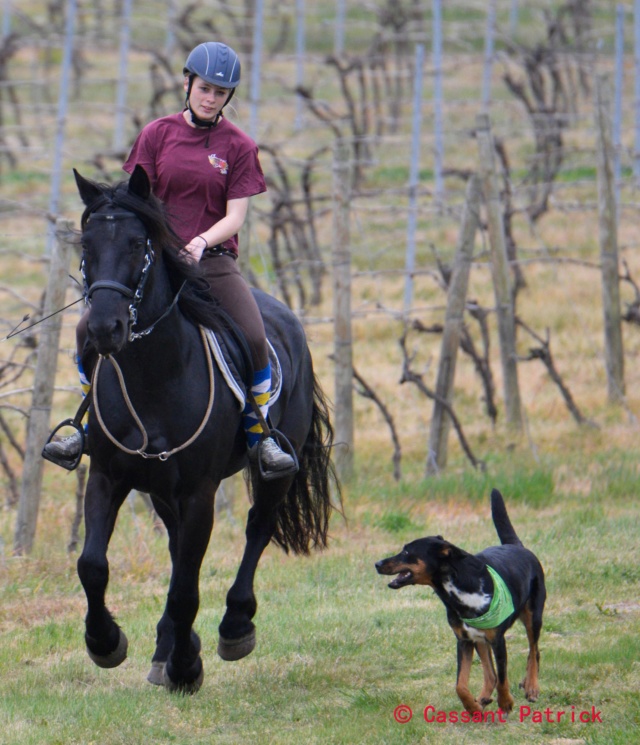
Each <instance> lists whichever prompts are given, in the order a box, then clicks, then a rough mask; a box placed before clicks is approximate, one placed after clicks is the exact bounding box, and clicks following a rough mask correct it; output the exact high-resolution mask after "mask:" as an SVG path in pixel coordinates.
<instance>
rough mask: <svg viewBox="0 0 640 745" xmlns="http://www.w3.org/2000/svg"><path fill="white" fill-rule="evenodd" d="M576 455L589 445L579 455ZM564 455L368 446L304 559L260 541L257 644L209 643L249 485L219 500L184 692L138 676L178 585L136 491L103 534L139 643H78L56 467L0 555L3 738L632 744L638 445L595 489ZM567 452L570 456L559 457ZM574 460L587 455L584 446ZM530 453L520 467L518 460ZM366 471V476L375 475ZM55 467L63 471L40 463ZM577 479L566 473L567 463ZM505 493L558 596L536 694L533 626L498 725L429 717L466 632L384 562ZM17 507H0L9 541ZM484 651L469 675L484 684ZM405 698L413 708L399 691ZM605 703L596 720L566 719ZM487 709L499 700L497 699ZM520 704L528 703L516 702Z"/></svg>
mask: <svg viewBox="0 0 640 745" xmlns="http://www.w3.org/2000/svg"><path fill="white" fill-rule="evenodd" d="M577 460H579V459H577ZM554 465H556V466H557V465H558V464H553V463H547V466H546V467H540V466H539V465H538V466H536V465H533V464H528V466H527V463H526V459H525V458H524V457H523V456H522V455H521V454H519V455H516V456H513V455H512V456H511V457H510V458H502V459H501V458H498V457H496V458H495V460H494V461H493V462H492V463H491V475H490V476H487V475H486V474H484V475H480V474H471V475H470V474H469V473H467V469H460V470H459V471H458V475H457V476H456V475H454V474H455V469H452V472H451V473H450V474H448V475H447V476H445V477H442V478H437V479H428V480H423V479H421V478H419V477H415V476H411V477H409V478H406V479H405V480H404V481H403V482H402V483H401V484H400V485H395V484H393V483H390V482H389V479H388V477H387V478H385V475H384V473H383V469H381V468H378V470H377V471H376V470H375V469H373V468H372V467H370V466H369V464H365V465H364V467H363V464H359V465H358V471H357V472H358V474H359V478H358V479H356V480H355V482H354V484H355V485H354V486H353V487H351V488H348V489H347V491H346V495H345V496H346V505H345V506H346V512H347V515H348V518H349V519H348V522H347V523H345V522H344V521H343V520H342V519H341V518H338V517H336V518H335V520H334V522H333V526H332V533H333V539H332V543H331V547H330V549H329V550H328V551H326V552H324V553H323V554H318V555H315V556H313V557H311V558H294V557H286V556H284V555H283V554H282V553H281V552H279V551H278V550H277V549H275V548H274V547H269V549H268V550H267V552H266V554H265V556H264V557H263V560H262V562H261V566H260V569H259V572H258V577H257V583H256V585H257V595H258V600H259V609H258V614H257V617H256V622H257V629H258V645H257V648H256V650H255V652H254V653H253V654H252V655H250V656H249V657H248V658H246V659H245V660H242V661H240V662H237V663H225V662H222V661H221V660H220V659H218V658H217V656H216V654H215V648H216V643H217V626H218V623H219V622H220V619H221V616H222V613H223V611H224V597H225V593H226V590H227V589H228V587H229V585H230V584H231V582H232V581H233V577H234V575H235V572H236V569H237V565H238V562H239V557H240V552H241V550H242V545H243V521H244V515H245V513H246V503H245V500H244V495H241V496H237V497H236V499H235V501H234V504H233V508H232V511H231V513H230V514H227V513H225V514H224V515H221V516H219V519H218V521H217V524H216V527H215V529H214V535H213V539H212V542H211V546H210V548H209V551H208V555H207V558H206V561H205V565H204V568H203V572H202V580H201V589H202V601H201V610H200V613H199V615H198V619H197V630H198V632H199V633H200V635H201V638H202V643H203V659H204V665H205V680H204V685H203V687H202V689H201V690H200V692H199V693H198V694H197V695H195V696H193V697H186V698H185V697H181V696H172V695H170V694H168V693H167V692H166V691H165V690H164V689H158V688H155V687H152V686H150V685H149V684H147V683H146V681H145V676H146V673H147V672H148V667H149V661H150V658H151V655H152V653H153V643H154V631H155V623H156V622H157V619H158V618H159V616H160V614H161V612H162V608H163V604H164V598H165V593H166V589H167V569H168V559H167V553H166V545H165V544H166V539H165V538H164V537H163V536H159V535H157V534H156V533H154V531H153V528H152V525H151V522H150V520H149V518H148V516H147V515H146V513H144V511H143V510H142V508H141V507H140V506H138V508H137V511H136V512H135V513H134V512H133V511H132V510H131V509H130V507H129V506H128V504H127V505H125V507H124V508H123V510H122V513H121V517H120V521H119V524H118V526H117V529H116V533H115V535H114V538H113V541H112V549H111V552H110V560H111V583H110V587H109V593H108V600H109V605H110V607H111V608H112V609H113V610H114V611H115V613H116V615H117V618H118V620H119V622H120V623H121V624H122V626H123V628H124V629H125V630H126V633H127V635H128V637H129V642H130V647H129V657H128V659H127V660H126V661H125V663H124V664H123V665H122V666H121V667H119V668H117V669H115V670H101V669H99V668H97V667H95V666H94V665H93V664H92V663H91V662H90V660H89V658H88V657H87V656H86V654H85V651H84V643H83V636H82V634H83V615H84V612H85V604H84V595H83V593H82V590H81V587H80V584H79V582H78V579H77V577H76V574H75V566H74V564H75V557H74V556H71V557H69V556H67V554H66V548H65V547H66V543H67V540H68V533H69V530H70V523H71V519H72V512H73V510H72V506H71V499H70V495H71V491H72V480H71V479H69V480H67V481H66V482H65V483H64V484H63V486H64V488H66V490H68V494H64V493H62V492H61V491H60V480H59V479H58V480H57V481H56V482H55V488H53V482H48V487H49V488H45V497H44V502H43V506H42V514H41V521H40V526H39V536H38V541H37V544H36V549H35V551H34V554H33V556H32V557H30V558H26V559H24V558H22V559H17V558H11V557H10V556H9V555H8V551H6V550H5V557H4V558H3V559H2V563H0V633H1V634H2V644H1V645H0V669H2V671H3V675H2V677H1V678H0V717H1V719H2V722H3V727H2V731H1V732H0V743H2V744H3V745H5V743H6V744H7V745H31V744H33V745H35V744H36V743H37V744H38V745H41V743H47V745H53V744H57V743H60V744H61V745H62V744H64V745H71V744H73V743H78V744H80V743H81V744H82V745H88V743H92V742H95V743H107V744H111V743H123V744H125V743H126V745H137V743H140V744H141V745H142V744H143V743H144V744H145V745H146V743H149V742H154V743H163V744H164V743H179V744H182V743H202V744H203V745H204V743H212V742H215V743H240V742H245V741H247V740H254V741H255V742H259V743H278V745H279V744H281V743H282V744H283V745H286V744H288V743H300V742H305V743H307V742H308V743H323V744H324V743H336V744H337V743H344V744H345V745H350V744H351V743H416V742H435V743H451V744H452V745H453V743H456V745H457V743H474V744H475V743H525V742H527V743H529V742H533V743H556V742H565V741H566V742H585V743H620V744H621V745H622V743H625V744H626V743H629V742H634V741H636V740H637V737H638V721H639V716H640V707H639V706H638V703H637V690H638V686H639V685H640V662H639V660H640V634H639V632H640V603H639V602H638V597H639V594H638V588H639V585H640V561H639V558H640V556H639V551H640V550H639V548H638V529H637V524H638V518H639V517H640V509H639V508H638V502H637V499H636V494H637V478H638V477H637V474H636V473H635V469H634V463H633V458H632V457H631V456H630V455H626V454H616V453H613V454H612V453H609V457H608V458H607V459H606V460H605V459H604V458H602V462H600V463H597V464H594V466H593V467H592V470H593V473H594V481H593V488H592V490H591V492H590V493H589V495H588V496H586V497H585V496H581V495H576V494H572V493H570V492H569V491H563V490H562V489H559V488H557V487H554V482H553V478H552V473H553V472H554ZM565 465H566V464H565ZM567 467H568V468H569V469H575V470H576V471H581V470H584V467H583V465H581V464H580V463H578V462H576V463H571V462H570V463H569V464H568V466H567ZM518 472H521V477H520V478H519V477H518V475H517V474H518ZM365 474H366V475H365ZM47 475H48V476H49V477H50V478H55V477H54V476H52V475H51V474H50V473H49V472H48V473H47ZM564 478H565V481H566V478H567V477H566V473H565V475H564ZM493 485H495V486H498V487H499V488H500V489H501V490H502V491H503V493H504V495H505V498H506V501H507V506H508V508H509V511H510V514H511V517H512V520H513V522H514V524H515V526H516V529H517V530H518V532H519V534H520V536H521V537H522V538H523V540H524V541H525V544H526V545H528V546H530V547H531V548H532V549H534V550H535V551H536V553H537V554H538V555H539V557H540V559H541V561H542V563H543V565H544V567H545V572H546V576H547V585H548V601H547V607H546V612H545V625H544V629H543V633H542V639H541V653H542V663H541V696H540V699H539V701H538V703H537V704H535V705H532V704H527V702H526V701H525V700H524V698H523V696H522V692H521V691H520V690H519V689H518V687H517V684H518V681H519V680H520V679H521V678H522V677H523V675H524V667H525V663H526V636H525V634H524V630H523V629H522V628H521V627H520V626H519V625H518V626H517V627H514V628H513V629H512V631H511V632H510V633H509V640H508V644H509V652H510V668H509V669H510V680H511V687H512V692H513V695H514V697H515V699H516V709H515V711H514V713H513V715H512V716H511V717H510V718H509V720H508V722H507V723H505V724H477V723H476V724H464V725H463V724H451V723H437V722H432V723H427V722H425V720H424V718H423V714H422V712H423V710H424V708H425V706H427V705H428V704H431V705H433V706H434V707H435V708H436V709H437V710H439V711H445V712H452V711H456V712H457V711H459V709H460V704H459V701H458V699H457V697H456V694H455V690H454V679H455V669H456V660H455V642H454V637H453V634H452V632H451V630H450V629H449V627H448V625H447V622H446V618H445V613H444V609H443V607H442V605H441V603H440V602H439V601H438V600H437V599H436V598H435V596H434V594H433V592H432V591H431V590H429V589H428V588H425V587H421V588H418V587H415V588H405V589H403V590H400V591H397V592H394V591H392V590H390V589H388V588H387V586H386V585H387V581H386V578H383V577H380V576H378V575H377V574H376V572H375V570H374V567H373V564H374V562H375V561H376V560H377V559H379V558H382V557H384V556H387V555H389V554H391V553H395V552H396V551H397V550H399V548H400V547H401V545H402V544H403V543H404V542H406V541H407V540H411V539H412V538H415V537H419V536H421V535H425V534H433V533H435V532H437V533H441V534H443V535H444V536H445V537H446V538H448V539H449V540H451V541H452V542H454V543H456V544H458V545H460V546H462V547H464V548H466V549H467V550H469V551H477V550H480V549H481V548H483V547H485V546H487V545H491V544H492V543H494V542H495V540H496V539H495V531H494V529H493V526H492V524H491V519H490V514H489V490H490V488H491V486H493ZM13 518H14V515H13V514H12V513H11V512H8V511H5V512H4V513H2V514H1V520H0V537H2V539H3V540H4V542H5V546H6V547H7V546H9V545H10V544H11V531H12V528H13ZM480 678H481V672H480V669H479V665H478V664H475V665H474V669H473V671H472V688H473V689H474V690H476V689H477V688H479V684H480ZM400 705H405V706H409V707H411V709H412V711H413V717H412V719H411V721H410V722H408V723H406V724H399V723H397V722H396V721H395V719H394V711H395V710H396V707H398V706H400ZM525 705H528V706H530V708H531V709H532V710H537V711H544V710H545V709H549V710H550V716H552V717H554V718H557V713H558V712H559V711H566V712H568V713H567V714H566V715H564V717H562V718H561V721H560V722H558V721H555V720H554V721H552V722H546V721H545V722H534V721H531V719H530V718H529V719H525V720H524V721H519V713H520V708H519V707H520V706H525ZM592 707H594V709H595V710H596V711H599V712H601V714H600V716H601V717H602V723H599V722H595V723H588V724H587V723H580V722H579V721H575V722H571V721H570V719H569V717H570V714H571V712H577V713H579V712H581V711H583V710H584V711H589V712H591V711H592ZM490 708H491V709H495V705H493V706H492V707H490ZM523 711H526V710H523Z"/></svg>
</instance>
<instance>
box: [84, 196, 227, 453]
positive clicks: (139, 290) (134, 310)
mask: <svg viewBox="0 0 640 745" xmlns="http://www.w3.org/2000/svg"><path fill="white" fill-rule="evenodd" d="M131 217H135V218H137V217H138V216H137V215H136V213H135V212H131V211H129V210H118V211H114V212H110V213H96V212H93V213H91V215H90V216H89V217H88V218H87V221H89V220H105V221H106V222H107V223H110V224H111V225H113V222H114V221H115V220H121V219H125V218H131ZM154 261H155V252H154V250H153V246H152V244H151V239H150V238H147V242H146V245H145V256H144V265H143V267H142V273H141V275H140V279H139V280H138V284H137V286H136V288H135V290H132V289H131V288H129V287H127V286H126V285H123V284H121V283H120V282H116V281H114V280H110V279H103V280H98V281H96V282H94V283H93V284H91V285H89V284H88V282H87V277H86V272H85V264H84V259H83V261H82V263H81V264H80V272H81V274H82V279H83V281H84V297H85V301H86V302H87V304H89V303H90V302H91V296H92V295H93V293H94V292H95V291H96V290H100V289H103V290H114V291H115V292H119V293H120V294H121V295H124V297H126V298H128V299H129V300H131V303H130V305H129V334H128V340H129V342H133V341H136V340H137V339H142V338H143V337H145V336H148V335H149V334H150V333H151V332H152V331H153V330H154V329H155V327H156V326H157V324H159V323H160V321H162V320H163V319H165V318H166V317H167V316H168V315H169V314H170V313H171V312H172V311H173V309H174V308H175V307H176V305H177V303H178V300H179V299H180V294H181V292H182V290H183V289H184V287H185V285H186V280H185V281H184V282H183V283H182V285H181V286H180V289H179V290H178V292H177V293H176V295H175V297H174V298H173V301H172V302H171V304H170V305H169V307H168V308H167V309H166V310H165V311H164V313H163V314H162V315H161V316H160V317H159V318H157V319H156V320H155V321H154V322H153V323H152V324H151V325H150V326H148V327H147V328H146V329H144V330H142V331H134V327H135V325H136V324H137V322H138V307H139V305H140V303H141V302H142V299H143V296H144V288H145V285H146V283H147V280H148V278H149V275H150V272H151V267H152V266H153V263H154ZM200 336H201V338H202V343H203V345H204V348H205V355H206V358H207V371H208V373H209V401H208V403H207V409H206V411H205V414H204V417H203V419H202V422H201V423H200V426H199V427H198V429H197V430H196V431H195V432H194V434H193V435H192V436H191V437H190V438H189V439H188V440H187V441H186V442H185V443H183V444H182V445H179V446H178V447H175V448H173V449H172V450H169V451H166V450H164V451H163V452H161V453H148V452H147V446H148V445H149V436H148V434H147V430H146V429H145V427H144V424H143V423H142V420H141V419H140V417H139V416H138V413H137V412H136V410H135V408H134V406H133V403H132V401H131V398H130V396H129V393H128V391H127V386H126V383H125V380H124V375H123V373H122V370H121V368H120V365H119V364H118V363H117V361H116V360H115V358H114V357H112V356H111V355H108V356H107V357H105V356H104V355H100V356H99V358H98V362H97V364H96V368H95V370H94V372H93V377H92V381H91V393H92V395H91V400H92V402H93V406H94V409H95V413H96V418H97V419H98V423H99V424H100V428H101V429H102V431H103V432H104V434H105V435H106V436H107V438H108V439H109V440H110V441H111V442H112V443H113V444H114V445H115V446H116V447H117V448H118V449H120V450H122V452H124V453H127V454H129V455H140V456H141V457H142V458H149V459H150V458H157V459H158V460H161V461H165V460H167V459H168V458H170V457H171V456H172V455H174V454H175V453H178V452H180V451H181V450H184V449H185V448H187V447H189V445H191V444H192V443H193V442H194V441H195V440H196V439H197V438H198V437H199V436H200V434H201V432H202V430H203V429H204V428H205V426H206V424H207V422H208V421H209V417H210V415H211V411H212V409H213V399H214V393H215V384H214V375H213V358H212V353H211V349H210V348H209V344H208V343H207V340H206V336H205V332H204V329H202V328H200ZM105 359H108V360H109V361H110V362H111V364H112V365H113V368H114V370H115V371H116V375H117V376H118V381H119V383H120V391H121V392H122V396H123V398H124V401H125V403H126V405H127V409H128V410H129V413H130V414H131V416H132V417H133V419H134V421H135V423H136V425H137V426H138V429H139V430H140V433H141V434H142V445H141V446H140V447H139V448H138V449H137V450H132V449H131V448H127V447H125V446H124V445H123V444H122V443H121V442H118V440H117V439H116V438H115V437H114V436H113V435H112V434H111V432H109V429H108V428H107V425H106V423H105V421H104V419H103V417H102V412H101V411H100V403H99V401H98V391H97V385H96V383H97V381H98V374H99V372H100V369H101V367H102V363H103V361H104V360H105ZM87 399H89V396H87Z"/></svg>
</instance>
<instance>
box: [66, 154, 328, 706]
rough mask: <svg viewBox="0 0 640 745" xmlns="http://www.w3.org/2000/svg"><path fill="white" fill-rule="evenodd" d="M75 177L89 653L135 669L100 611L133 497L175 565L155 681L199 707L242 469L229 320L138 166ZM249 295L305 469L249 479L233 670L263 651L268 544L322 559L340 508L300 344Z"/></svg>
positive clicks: (275, 415) (234, 601)
mask: <svg viewBox="0 0 640 745" xmlns="http://www.w3.org/2000/svg"><path fill="white" fill-rule="evenodd" d="M75 176H76V182H77V185H78V190H79V192H80V196H81V198H82V201H83V202H84V204H85V205H86V209H85V211H84V213H83V216H82V222H81V227H82V265H81V267H82V272H83V276H84V280H85V294H86V298H87V299H88V301H89V304H90V311H89V316H88V327H87V328H88V336H87V343H86V345H85V347H84V351H83V354H82V358H83V363H84V367H85V370H86V371H87V373H88V374H90V375H91V376H92V394H91V395H92V398H91V408H90V410H89V446H90V454H91V465H90V468H89V478H88V481H87V488H86V496H85V526H86V537H85V543H84V548H83V551H82V554H81V556H80V558H79V560H78V574H79V577H80V580H81V582H82V585H83V587H84V590H85V593H86V596H87V605H88V611H87V616H86V633H85V640H86V644H87V651H88V653H89V656H90V657H91V659H92V660H93V661H94V662H95V663H96V664H97V665H100V666H101V667H115V666H117V665H119V664H120V663H121V662H122V661H123V660H124V659H125V657H126V654H127V638H126V636H125V634H124V632H123V631H122V630H121V629H120V627H119V626H118V624H117V623H116V622H115V621H114V619H113V617H112V615H111V613H110V612H109V610H108V609H107V607H106V606H105V592H106V588H107V583H108V580H109V564H108V561H107V549H108V544H109V540H110V537H111V534H112V532H113V529H114V525H115V522H116V516H117V514H118V510H119V508H120V506H121V505H122V503H123V501H124V499H125V497H126V496H127V494H128V493H129V492H130V491H131V490H132V489H136V490H139V491H141V492H144V493H148V494H149V495H150V496H151V500H152V502H153V506H154V508H155V509H156V511H157V513H158V514H159V515H160V517H161V518H162V520H163V521H164V524H165V525H166V528H167V532H168V535H169V551H170V554H171V560H172V574H171V582H170V585H169V591H168V596H167V602H166V606H165V610H164V613H163V615H162V617H161V619H160V621H159V623H158V625H157V638H156V649H155V653H154V655H153V659H152V668H151V672H150V673H149V678H148V679H149V680H150V682H152V683H155V684H158V685H165V686H167V688H169V689H170V690H178V691H181V692H185V693H193V692H195V691H197V690H198V689H199V688H200V685H201V683H202V679H203V667H202V660H201V658H200V640H199V638H198V635H197V634H196V633H195V631H194V630H193V624H194V621H195V618H196V614H197V612H198V607H199V587H198V584H199V573H200V567H201V564H202V560H203V557H204V554H205V551H206V549H207V545H208V543H209V538H210V535H211V530H212V528H213V518H214V497H215V493H216V490H217V488H218V486H219V484H220V481H221V480H222V479H223V478H225V477H227V476H230V475H231V474H233V473H235V472H237V471H239V470H240V469H242V468H245V467H247V465H248V461H247V456H246V444H245V440H244V434H243V431H242V427H241V411H240V409H241V407H240V405H239V403H238V400H237V398H236V397H234V395H233V393H232V392H231V390H230V388H229V386H228V385H227V383H226V382H225V380H224V379H223V377H222V375H221V373H220V371H219V369H218V367H217V366H216V365H215V364H213V363H212V360H211V356H210V354H209V352H208V349H209V347H208V346H207V345H206V344H205V343H204V338H203V333H202V329H203V328H205V327H206V328H216V327H218V328H219V327H221V325H222V326H224V324H225V319H224V317H223V315H222V314H221V311H220V310H219V308H218V307H217V305H216V303H215V302H213V301H212V300H211V298H210V297H209V296H208V293H207V288H206V287H205V286H203V279H202V278H201V276H200V274H199V269H198V267H197V265H194V264H193V263H189V262H187V261H185V260H184V259H183V258H181V256H180V254H179V249H180V244H179V241H178V239H177V238H176V237H175V234H173V233H172V231H171V229H170V227H169V225H168V221H167V219H166V216H165V214H164V211H163V208H162V205H161V204H160V202H159V201H158V200H157V199H156V198H155V197H154V195H153V194H152V193H151V189H150V185H149V179H148V177H147V174H146V173H145V171H144V170H143V169H142V168H140V167H138V168H136V170H135V172H134V173H133V175H132V176H131V178H130V179H129V181H128V182H126V181H125V182H122V183H119V184H117V185H115V186H108V185H105V184H98V183H95V182H93V181H89V180H87V179H85V178H83V177H82V176H80V174H78V173H77V172H75ZM256 297H257V300H258V303H259V305H260V308H261V310H262V313H263V315H264V319H265V325H266V329H267V334H268V336H269V339H270V341H271V344H272V346H273V347H274V349H275V351H276V352H277V356H278V359H279V362H280V365H281V368H282V389H281V393H280V396H279V398H278V400H277V402H275V403H274V406H273V407H272V409H271V411H270V421H271V424H272V426H274V427H277V428H278V430H279V432H281V433H282V434H283V435H284V436H285V437H286V438H287V440H288V442H289V443H291V445H292V447H293V448H294V449H295V452H296V455H297V458H298V463H299V470H298V472H297V474H295V475H289V476H286V477H284V478H280V479H276V480H270V481H267V480H265V479H263V478H262V476H261V474H260V472H258V471H256V468H255V467H251V468H252V473H251V483H252V490H251V492H252V494H251V496H252V506H251V508H250V510H249V514H248V521H247V528H246V547H245V550H244V555H243V558H242V561H241V564H240V567H239V570H238V574H237V577H236V579H235V582H234V583H233V585H232V587H231V588H230V590H229V592H228V594H227V609H226V613H225V615H224V617H223V619H222V622H221V623H220V627H219V634H220V636H219V645H218V653H219V654H220V656H221V657H222V658H223V659H225V660H237V659H241V658H242V657H245V656H246V655H248V654H249V653H250V652H251V651H252V650H253V648H254V646H255V628H254V624H253V622H252V618H253V616H254V614H255V612H256V608H257V603H256V599H255V596H254V591H253V582H254V576H255V572H256V568H257V565H258V562H259V560H260V556H261V555H262V552H263V551H264V549H265V547H266V546H267V545H268V543H269V542H270V541H272V540H273V541H274V542H275V543H276V544H278V545H279V546H281V547H282V548H283V549H284V550H285V551H287V552H288V551H292V552H293V553H296V554H307V553H309V551H310V549H311V548H313V547H320V548H322V547H324V546H325V545H326V541H327V531H328V523H329V518H330V515H331V510H332V505H331V496H330V488H331V484H332V479H333V478H334V472H333V468H332V464H331V460H330V449H331V445H332V440H333V430H332V427H331V423H330V420H329V415H328V408H327V404H326V401H325V398H324V396H323V393H322V390H321V388H320V386H319V383H318V381H317V378H316V376H315V374H314V371H313V366H312V361H311V355H310V353H309V349H308V347H307V343H306V339H305V335H304V331H303V329H302V327H301V325H300V323H299V321H298V320H297V318H296V317H295V315H294V314H293V313H292V312H291V311H290V310H289V309H288V308H286V307H285V306H284V305H282V304H281V303H280V302H278V301H277V300H275V299H274V298H272V297H270V296H269V295H266V294H264V293H260V292H258V293H257V294H256ZM336 485H337V482H336ZM337 493H339V489H338V492H337Z"/></svg>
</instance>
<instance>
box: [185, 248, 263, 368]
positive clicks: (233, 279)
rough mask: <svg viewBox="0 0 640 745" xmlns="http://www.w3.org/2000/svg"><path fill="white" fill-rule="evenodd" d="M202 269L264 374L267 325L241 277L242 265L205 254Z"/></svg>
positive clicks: (202, 259) (229, 258)
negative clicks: (265, 328)
mask: <svg viewBox="0 0 640 745" xmlns="http://www.w3.org/2000/svg"><path fill="white" fill-rule="evenodd" d="M200 268H201V269H202V272H203V273H204V276H205V277H206V279H207V282H208V283H209V286H210V287H211V294H212V295H213V297H214V298H216V299H217V300H218V301H219V302H220V305H221V306H222V308H223V310H225V311H226V312H227V313H228V314H229V315H230V316H231V318H232V319H233V320H234V321H235V322H236V324H237V325H238V326H239V327H240V330H241V331H242V333H243V334H244V335H245V337H246V339H247V344H248V345H249V349H250V350H251V358H252V360H253V367H254V370H262V369H263V368H265V367H266V366H267V363H268V362H269V353H268V348H267V339H266V333H265V330H264V323H263V322H262V315H261V314H260V310H259V308H258V304H257V303H256V301H255V298H254V297H253V294H252V293H251V289H250V288H249V284H248V283H247V281H246V279H245V278H244V277H243V276H242V274H241V273H240V268H239V267H238V262H237V261H236V260H235V259H234V258H233V257H231V256H228V255H226V254H213V255H212V254H211V253H204V254H203V256H202V258H201V259H200Z"/></svg>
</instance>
